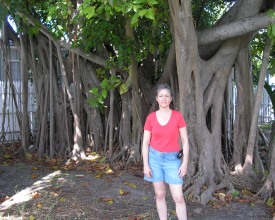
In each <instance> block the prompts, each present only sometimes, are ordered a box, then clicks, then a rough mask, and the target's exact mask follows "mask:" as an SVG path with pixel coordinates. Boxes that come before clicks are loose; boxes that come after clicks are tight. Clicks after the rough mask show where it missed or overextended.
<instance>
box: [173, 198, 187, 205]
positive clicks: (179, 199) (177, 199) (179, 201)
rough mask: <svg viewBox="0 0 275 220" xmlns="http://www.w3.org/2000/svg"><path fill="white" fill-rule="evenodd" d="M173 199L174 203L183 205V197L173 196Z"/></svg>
mask: <svg viewBox="0 0 275 220" xmlns="http://www.w3.org/2000/svg"><path fill="white" fill-rule="evenodd" d="M173 199H174V202H175V203H178V204H184V203H185V201H184V197H183V196H174V197H173Z"/></svg>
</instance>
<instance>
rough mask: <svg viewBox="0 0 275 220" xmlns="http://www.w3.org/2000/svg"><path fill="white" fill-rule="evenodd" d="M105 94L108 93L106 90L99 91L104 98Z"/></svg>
mask: <svg viewBox="0 0 275 220" xmlns="http://www.w3.org/2000/svg"><path fill="white" fill-rule="evenodd" d="M107 94H108V92H107V90H106V89H103V90H102V92H101V95H102V96H103V98H106V97H107Z"/></svg>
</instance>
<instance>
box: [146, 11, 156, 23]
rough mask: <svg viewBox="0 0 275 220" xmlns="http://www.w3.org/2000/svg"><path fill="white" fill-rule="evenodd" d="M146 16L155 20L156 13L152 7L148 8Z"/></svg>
mask: <svg viewBox="0 0 275 220" xmlns="http://www.w3.org/2000/svg"><path fill="white" fill-rule="evenodd" d="M145 17H146V18H149V19H151V20H155V13H154V10H153V9H152V8H150V9H148V10H147V11H146V14H145Z"/></svg>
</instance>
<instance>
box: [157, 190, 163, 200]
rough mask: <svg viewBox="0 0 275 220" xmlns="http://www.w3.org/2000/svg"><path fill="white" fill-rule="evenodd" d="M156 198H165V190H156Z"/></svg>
mask: <svg viewBox="0 0 275 220" xmlns="http://www.w3.org/2000/svg"><path fill="white" fill-rule="evenodd" d="M155 196H156V200H163V199H165V191H156V192H155Z"/></svg>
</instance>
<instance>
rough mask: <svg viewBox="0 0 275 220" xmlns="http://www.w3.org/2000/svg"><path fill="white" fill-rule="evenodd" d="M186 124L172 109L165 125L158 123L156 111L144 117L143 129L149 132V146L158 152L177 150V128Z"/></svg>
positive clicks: (178, 113)
mask: <svg viewBox="0 0 275 220" xmlns="http://www.w3.org/2000/svg"><path fill="white" fill-rule="evenodd" d="M185 126H186V123H185V121H184V118H183V116H182V115H181V113H180V112H178V111H175V110H172V114H171V117H170V119H169V121H168V123H167V124H166V125H160V123H159V122H158V120H157V117H156V112H152V113H151V114H149V115H148V116H147V118H146V121H145V125H144V130H147V131H150V132H151V140H150V146H151V147H153V148H154V149H156V150H157V151H160V152H178V151H179V149H180V145H179V129H180V128H183V127H185Z"/></svg>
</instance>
